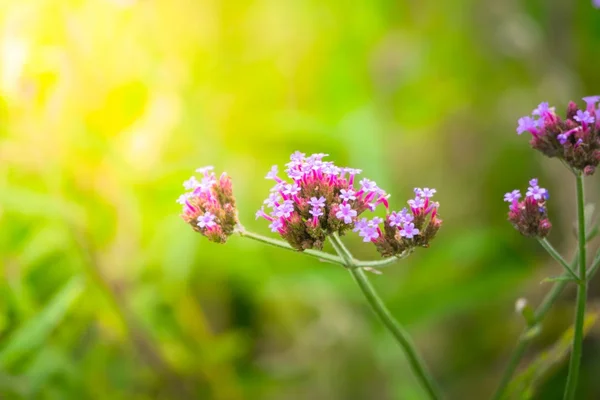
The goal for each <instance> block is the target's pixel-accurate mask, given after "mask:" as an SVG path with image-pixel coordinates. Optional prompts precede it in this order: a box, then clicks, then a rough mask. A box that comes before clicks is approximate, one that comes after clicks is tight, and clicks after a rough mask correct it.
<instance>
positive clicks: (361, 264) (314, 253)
mask: <svg viewBox="0 0 600 400" xmlns="http://www.w3.org/2000/svg"><path fill="white" fill-rule="evenodd" d="M237 233H238V234H239V235H240V236H242V237H247V238H249V239H253V240H256V241H258V242H261V243H266V244H268V245H271V246H274V247H279V248H281V249H286V250H292V251H294V252H298V250H296V249H294V248H293V247H292V246H290V245H289V243H288V242H285V241H283V240H279V239H273V238H270V237H267V236H263V235H259V234H258V233H254V232H249V231H247V230H246V229H244V228H243V227H241V226H238V228H237ZM302 253H303V254H307V255H309V256H311V257H315V258H318V259H320V260H321V261H327V262H330V263H333V264H339V265H344V266H346V264H344V260H343V259H342V258H341V257H338V256H334V255H333V254H329V253H326V252H324V251H319V250H312V249H311V250H304V251H302ZM409 254H410V253H409V252H407V253H405V254H402V255H400V256H398V257H389V258H384V259H383V260H377V261H359V260H356V259H354V258H352V263H351V265H352V266H351V267H347V268H381V267H386V266H388V265H390V264H393V263H395V262H396V261H398V260H400V259H402V258H406V257H407V256H408V255H409ZM351 257H352V256H351Z"/></svg>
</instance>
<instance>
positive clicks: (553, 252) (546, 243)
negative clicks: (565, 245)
mask: <svg viewBox="0 0 600 400" xmlns="http://www.w3.org/2000/svg"><path fill="white" fill-rule="evenodd" d="M538 241H539V242H540V244H541V245H542V247H543V248H544V249H545V250H546V251H547V252H548V254H550V255H551V256H552V258H554V259H555V260H556V261H557V262H558V263H559V264H560V265H562V267H563V268H564V269H565V270H566V271H567V274H568V275H571V278H573V279H574V280H575V281H576V282H578V281H579V277H578V276H577V274H576V273H575V272H574V271H573V269H571V267H570V266H569V264H567V262H566V261H565V259H564V258H562V256H561V255H560V253H559V252H558V251H556V249H555V248H554V246H552V244H550V242H549V241H548V239H546V238H544V239H538Z"/></svg>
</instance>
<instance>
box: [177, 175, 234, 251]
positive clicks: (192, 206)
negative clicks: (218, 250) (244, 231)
mask: <svg viewBox="0 0 600 400" xmlns="http://www.w3.org/2000/svg"><path fill="white" fill-rule="evenodd" d="M212 169H213V168H212V167H204V168H199V169H197V170H196V171H197V172H200V173H202V175H203V177H202V178H201V180H200V181H198V180H197V179H196V177H194V176H192V177H191V178H190V179H188V180H187V181H185V182H184V183H183V186H184V188H185V189H187V190H189V192H187V193H184V194H182V195H181V196H180V197H179V199H178V200H177V202H178V203H179V204H181V205H182V206H183V212H182V214H181V217H182V218H183V220H184V221H185V222H187V223H188V224H190V226H191V227H192V228H193V229H194V230H195V231H196V232H199V233H201V234H202V235H204V236H206V237H207V238H208V240H210V241H212V242H217V243H225V242H226V241H227V238H228V237H229V236H231V235H232V234H233V230H234V228H235V226H236V225H237V222H238V220H237V209H236V206H235V198H234V197H233V190H232V184H231V178H229V176H227V174H225V173H223V174H222V175H221V177H220V179H219V180H218V181H217V179H216V178H215V174H214V173H213V172H211V171H212Z"/></svg>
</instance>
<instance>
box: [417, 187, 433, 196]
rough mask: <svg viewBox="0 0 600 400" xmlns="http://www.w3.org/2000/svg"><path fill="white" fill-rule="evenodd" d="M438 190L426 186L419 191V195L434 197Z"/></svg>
mask: <svg viewBox="0 0 600 400" xmlns="http://www.w3.org/2000/svg"><path fill="white" fill-rule="evenodd" d="M435 192H437V190H435V189H429V188H425V189H423V190H421V191H420V192H419V196H421V197H433V195H434V194H435Z"/></svg>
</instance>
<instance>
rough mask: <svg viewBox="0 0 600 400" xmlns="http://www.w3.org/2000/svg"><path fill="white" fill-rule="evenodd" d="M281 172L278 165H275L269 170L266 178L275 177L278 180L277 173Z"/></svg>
mask: <svg viewBox="0 0 600 400" xmlns="http://www.w3.org/2000/svg"><path fill="white" fill-rule="evenodd" d="M278 173H279V169H278V168H277V165H273V166H272V167H271V170H270V171H269V173H267V176H265V179H275V180H277V179H278V178H277V174H278Z"/></svg>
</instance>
